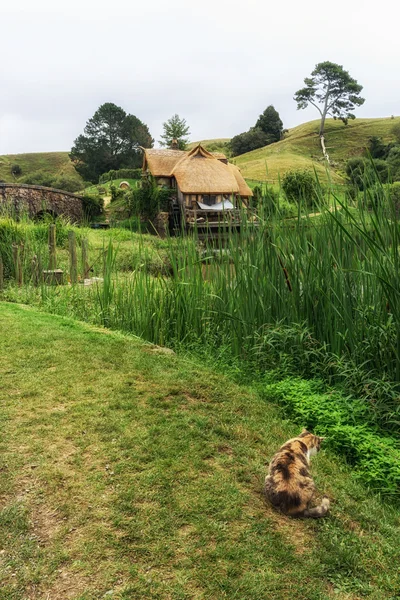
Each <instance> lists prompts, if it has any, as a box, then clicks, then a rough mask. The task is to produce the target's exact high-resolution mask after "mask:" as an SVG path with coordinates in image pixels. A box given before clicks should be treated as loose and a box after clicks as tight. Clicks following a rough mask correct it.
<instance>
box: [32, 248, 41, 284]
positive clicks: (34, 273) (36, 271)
mask: <svg viewBox="0 0 400 600" xmlns="http://www.w3.org/2000/svg"><path fill="white" fill-rule="evenodd" d="M31 267H32V281H33V285H35V286H37V285H39V263H38V258H37V256H36V254H35V255H34V257H33V258H32V261H31Z"/></svg>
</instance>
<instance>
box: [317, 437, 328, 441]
mask: <svg viewBox="0 0 400 600" xmlns="http://www.w3.org/2000/svg"><path fill="white" fill-rule="evenodd" d="M318 439H319V441H320V442H324V441H325V440H326V439H328V438H326V437H321V436H319V438H318Z"/></svg>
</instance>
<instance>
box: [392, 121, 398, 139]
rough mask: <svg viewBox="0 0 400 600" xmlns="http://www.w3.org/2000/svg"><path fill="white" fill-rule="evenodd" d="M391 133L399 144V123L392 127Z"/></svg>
mask: <svg viewBox="0 0 400 600" xmlns="http://www.w3.org/2000/svg"><path fill="white" fill-rule="evenodd" d="M391 131H392V134H393V135H394V137H395V138H396V140H397V142H398V143H400V121H398V122H397V123H395V124H394V125H393V127H392V129H391Z"/></svg>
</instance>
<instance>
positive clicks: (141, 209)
mask: <svg viewBox="0 0 400 600" xmlns="http://www.w3.org/2000/svg"><path fill="white" fill-rule="evenodd" d="M173 193H174V191H173V190H170V189H165V188H159V187H158V186H157V184H156V183H155V181H154V179H153V178H152V177H149V178H148V179H145V180H143V182H142V185H141V186H139V187H137V188H136V189H134V190H129V191H128V192H126V193H125V198H126V200H127V203H128V208H129V213H130V215H136V216H139V217H140V218H141V219H143V220H145V221H153V220H154V219H155V217H156V216H157V214H158V213H159V212H160V210H161V211H166V212H167V211H168V210H169V203H170V198H171V194H173Z"/></svg>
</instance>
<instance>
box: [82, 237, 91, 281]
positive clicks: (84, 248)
mask: <svg viewBox="0 0 400 600" xmlns="http://www.w3.org/2000/svg"><path fill="white" fill-rule="evenodd" d="M89 270H90V267H89V262H88V241H87V239H86V238H82V277H83V279H88V277H89Z"/></svg>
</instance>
